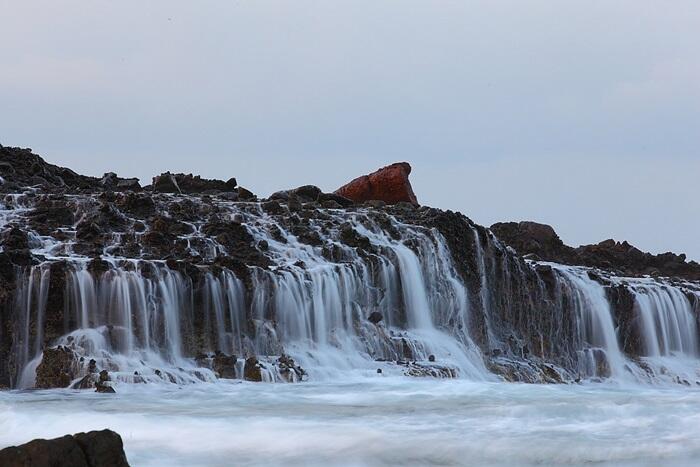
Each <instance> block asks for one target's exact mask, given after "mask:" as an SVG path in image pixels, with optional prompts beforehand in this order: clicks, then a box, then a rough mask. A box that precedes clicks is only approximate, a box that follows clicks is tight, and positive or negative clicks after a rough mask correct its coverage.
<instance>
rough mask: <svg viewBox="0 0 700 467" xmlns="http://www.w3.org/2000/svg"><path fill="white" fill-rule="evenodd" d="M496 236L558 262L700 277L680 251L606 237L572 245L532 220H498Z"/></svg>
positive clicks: (526, 252) (525, 252)
mask: <svg viewBox="0 0 700 467" xmlns="http://www.w3.org/2000/svg"><path fill="white" fill-rule="evenodd" d="M491 231H492V232H493V233H494V234H496V236H497V237H498V238H499V239H500V240H501V241H503V242H504V243H506V244H507V245H509V246H511V247H513V248H514V249H515V250H516V251H517V252H518V253H519V254H521V255H535V257H536V258H538V259H541V260H545V261H553V262H557V263H562V264H572V265H580V266H589V267H599V268H604V269H608V270H615V271H620V272H621V273H622V274H625V275H630V276H640V275H662V276H675V277H683V278H686V279H689V280H700V264H698V263H696V262H694V261H690V262H687V261H686V256H685V255H684V254H680V255H676V254H674V253H662V254H659V255H652V254H651V253H645V252H643V251H641V250H639V249H638V248H635V247H634V246H632V245H630V244H629V243H628V242H626V241H625V242H617V241H615V240H612V239H609V240H604V241H602V242H600V243H598V244H595V245H582V246H580V247H578V248H572V247H570V246H568V245H565V244H564V242H562V241H561V239H560V238H559V236H558V235H557V234H556V232H555V231H554V229H553V228H552V227H550V226H548V225H545V224H538V223H536V222H529V221H524V222H518V223H516V222H499V223H496V224H494V225H492V226H491Z"/></svg>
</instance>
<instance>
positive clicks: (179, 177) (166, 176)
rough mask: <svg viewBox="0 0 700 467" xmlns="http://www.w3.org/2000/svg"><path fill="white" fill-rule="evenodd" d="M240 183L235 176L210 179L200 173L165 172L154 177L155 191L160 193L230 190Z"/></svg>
mask: <svg viewBox="0 0 700 467" xmlns="http://www.w3.org/2000/svg"><path fill="white" fill-rule="evenodd" d="M237 185H238V183H237V182H236V179H235V178H230V179H228V180H227V181H225V182H224V181H223V180H210V179H206V178H202V177H200V176H199V175H192V174H182V173H178V174H172V173H170V172H164V173H162V174H160V175H158V176H156V177H153V185H152V186H153V191H155V192H158V193H190V194H194V193H200V194H201V193H206V192H230V191H233V190H235V189H236V186H237Z"/></svg>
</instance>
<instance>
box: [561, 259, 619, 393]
mask: <svg viewBox="0 0 700 467" xmlns="http://www.w3.org/2000/svg"><path fill="white" fill-rule="evenodd" d="M552 267H553V268H554V269H555V270H556V271H557V272H558V273H559V274H560V275H561V277H562V278H563V279H564V280H563V281H562V282H561V283H560V285H561V286H562V287H564V288H566V293H567V296H568V297H569V298H570V299H571V307H572V308H573V313H574V315H575V317H576V324H577V326H576V327H577V331H578V338H579V340H580V346H581V347H580V349H579V352H580V355H581V356H582V359H581V362H580V366H579V371H580V372H581V373H582V374H584V375H592V376H599V377H600V376H603V377H605V376H612V377H614V378H619V379H626V378H627V376H628V375H629V373H628V363H627V361H626V359H625V357H624V356H623V354H622V351H621V350H620V345H619V343H618V339H617V333H616V331H615V326H614V323H613V318H612V310H611V308H610V303H609V302H608V299H607V297H606V294H605V289H604V288H603V286H602V285H600V284H599V283H598V282H596V281H594V280H592V279H591V278H590V277H588V274H587V271H586V270H585V269H583V268H576V267H571V266H561V265H556V264H552ZM601 358H603V359H605V361H604V362H601ZM601 363H602V364H601ZM601 367H603V368H601Z"/></svg>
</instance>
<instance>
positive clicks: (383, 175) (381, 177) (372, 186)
mask: <svg viewBox="0 0 700 467" xmlns="http://www.w3.org/2000/svg"><path fill="white" fill-rule="evenodd" d="M410 173H411V165H410V164H409V163H408V162H397V163H395V164H391V165H388V166H386V167H382V168H381V169H379V170H377V171H376V172H373V173H371V174H369V175H363V176H362V177H358V178H356V179H354V180H353V181H351V182H350V183H347V184H345V185H343V186H342V187H340V188H338V189H337V190H336V191H335V194H337V195H340V196H343V197H345V198H348V199H351V200H353V201H355V202H356V203H363V202H366V201H372V200H379V201H384V202H385V203H387V204H396V203H401V202H405V203H411V204H415V205H417V204H418V200H417V199H416V195H415V194H414V193H413V188H412V187H411V182H410V181H409V180H408V175H409V174H410Z"/></svg>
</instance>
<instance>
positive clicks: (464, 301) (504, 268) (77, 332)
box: [0, 148, 700, 392]
mask: <svg viewBox="0 0 700 467" xmlns="http://www.w3.org/2000/svg"><path fill="white" fill-rule="evenodd" d="M1 154H2V159H0V169H2V170H3V172H2V177H3V184H2V185H1V186H0V188H1V189H2V191H3V192H4V193H5V196H4V198H3V200H2V206H1V208H0V247H1V248H2V251H0V310H1V314H0V385H2V386H5V387H65V386H72V387H76V388H91V389H93V390H97V391H100V392H109V391H113V390H114V388H115V387H117V389H118V384H121V383H139V384H143V383H165V384H171V383H176V384H185V383H194V382H197V381H215V380H217V379H219V378H240V379H246V380H249V381H287V382H296V381H302V380H305V379H309V378H339V377H342V375H343V374H346V373H348V372H361V373H363V374H375V375H376V374H378V373H377V372H376V370H377V369H380V370H382V371H383V372H384V373H386V372H398V373H401V374H406V375H410V376H436V377H454V376H458V377H467V378H474V379H497V378H503V379H506V380H510V381H526V382H574V381H577V380H581V379H602V378H611V377H612V378H633V379H636V380H644V381H659V380H663V381H671V382H676V383H680V384H696V383H698V384H700V378H699V377H698V376H697V374H696V372H695V368H694V367H682V366H677V367H674V369H673V370H671V369H670V368H669V367H668V364H667V363H664V362H667V361H668V359H675V358H678V359H679V361H680V360H681V359H682V361H684V362H687V361H688V359H690V360H691V361H695V360H696V359H697V357H698V355H699V349H698V324H697V323H698V317H697V315H698V312H699V310H700V305H699V302H700V300H699V299H698V297H699V296H700V295H699V294H700V287H699V286H698V283H697V282H693V280H694V279H696V276H695V275H694V272H693V271H694V268H696V266H697V265H694V263H686V262H685V261H681V258H682V257H676V256H674V257H673V258H670V257H669V258H670V259H669V260H668V261H666V262H664V259H663V258H658V257H653V258H656V259H651V258H649V257H647V256H646V255H644V254H642V257H641V259H639V260H634V261H632V260H631V259H630V257H635V258H639V255H637V254H636V253H630V252H629V251H628V250H625V248H626V247H625V246H624V245H623V246H621V247H620V248H619V249H620V250H625V251H623V252H622V253H619V254H613V253H611V251H617V249H618V248H617V247H615V248H612V249H610V248H608V249H606V250H605V252H601V251H598V250H596V249H588V250H587V251H588V253H587V254H585V255H584V254H583V253H581V252H579V250H578V249H572V248H569V247H566V246H565V245H563V243H562V242H561V241H560V240H559V239H558V237H557V236H556V233H554V231H553V230H552V229H551V228H549V227H547V226H541V225H536V224H522V223H521V224H501V225H496V226H493V228H492V229H486V228H484V227H481V226H479V225H476V224H475V223H473V222H472V221H471V220H470V219H468V218H467V217H465V216H464V215H462V214H460V213H455V212H451V211H443V210H439V209H435V208H430V207H426V206H418V205H417V203H416V202H415V196H414V195H413V192H412V189H411V188H410V184H408V173H409V172H410V167H408V168H406V165H407V164H406V165H404V164H400V165H398V166H389V168H388V169H387V168H385V169H382V170H380V171H379V172H377V173H378V174H384V175H381V176H376V175H369V176H367V179H364V178H362V177H361V178H360V179H357V180H359V181H357V180H355V181H353V182H351V183H350V184H349V185H348V186H350V187H352V186H356V187H359V188H357V189H352V190H351V189H350V188H347V189H345V188H344V189H341V190H339V191H337V192H335V193H324V192H322V190H320V189H319V188H317V187H315V186H303V187H298V188H294V189H288V190H283V191H280V192H277V193H274V194H272V195H270V196H269V197H268V198H262V199H258V197H256V196H255V195H254V194H252V193H251V192H250V191H249V190H246V189H244V188H241V187H240V186H238V183H237V180H236V179H234V178H233V177H228V180H227V181H221V180H207V179H202V178H201V177H197V176H194V175H191V174H170V173H168V172H166V173H164V174H161V175H160V176H158V177H156V178H155V179H154V180H153V183H152V184H151V185H150V186H146V187H141V186H140V184H139V183H138V181H134V180H133V179H128V178H120V177H118V176H117V175H115V174H105V176H104V177H102V178H101V179H98V178H90V177H84V176H80V175H78V174H75V173H74V172H72V171H70V170H69V169H63V168H60V167H56V166H53V165H50V164H47V163H46V162H44V161H43V160H42V159H41V158H39V156H36V155H34V154H31V153H30V152H29V151H27V150H20V149H13V148H2V153H1ZM392 167H393V168H392ZM397 171H398V172H400V173H398V172H397ZM388 172H391V173H389V174H388V175H387V173H388ZM389 175H390V176H389ZM367 186H369V187H370V188H369V189H368V188H367ZM356 193H360V194H361V195H360V194H356ZM397 193H399V194H400V196H398V195H397ZM507 245H510V246H511V247H512V248H510V247H508V246H507ZM523 255H525V256H523ZM527 255H537V257H535V256H529V259H528V256H527ZM667 259H668V258H667ZM537 260H547V261H555V262H556V263H557V264H552V263H547V262H542V261H537ZM661 263H664V264H663V265H662V266H659V265H660V264H661ZM666 263H673V264H671V265H668V264H666ZM572 265H584V266H587V267H578V266H572ZM648 268H656V269H657V270H658V271H659V272H660V273H661V275H664V274H663V273H664V272H671V271H677V274H675V275H676V276H677V277H675V278H662V277H641V275H642V274H644V273H645V272H652V273H653V272H654V271H652V270H650V269H648ZM679 368H680V369H679ZM379 374H381V373H379Z"/></svg>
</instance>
